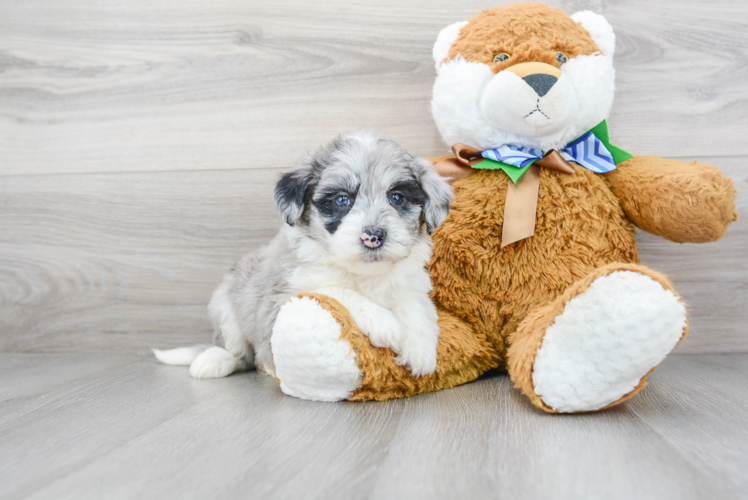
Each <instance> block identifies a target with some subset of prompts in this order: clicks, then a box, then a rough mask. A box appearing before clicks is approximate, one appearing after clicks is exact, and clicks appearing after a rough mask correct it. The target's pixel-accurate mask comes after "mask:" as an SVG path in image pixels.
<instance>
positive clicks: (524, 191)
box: [434, 142, 574, 248]
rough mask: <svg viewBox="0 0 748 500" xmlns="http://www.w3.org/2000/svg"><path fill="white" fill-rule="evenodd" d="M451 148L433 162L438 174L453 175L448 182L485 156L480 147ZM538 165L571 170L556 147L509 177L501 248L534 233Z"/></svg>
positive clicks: (561, 170)
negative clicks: (516, 175) (445, 156)
mask: <svg viewBox="0 0 748 500" xmlns="http://www.w3.org/2000/svg"><path fill="white" fill-rule="evenodd" d="M452 152H453V153H454V155H455V157H456V158H449V159H446V160H443V161H440V162H439V163H437V164H436V165H434V167H436V171H437V172H439V174H440V175H442V176H444V177H451V178H452V180H451V181H450V182H454V181H456V180H459V179H462V178H464V177H467V176H468V175H470V174H471V173H473V172H474V171H475V170H474V169H473V168H472V167H473V165H476V164H478V163H480V162H481V161H483V160H484V158H483V157H482V156H481V152H482V151H481V150H480V149H476V148H473V147H470V146H466V145H465V144H461V143H459V142H458V143H455V144H454V145H453V146H452ZM539 167H544V168H550V169H551V170H557V171H559V172H563V173H566V174H573V173H574V167H572V166H571V165H570V164H569V163H568V162H567V161H566V160H564V159H563V157H562V156H561V154H560V153H559V152H558V151H556V150H555V149H552V150H551V151H548V153H546V155H545V156H544V157H543V158H541V159H540V160H537V161H535V163H533V164H532V165H530V166H529V167H527V168H528V171H527V172H526V173H525V174H524V175H523V176H522V177H521V178H520V179H519V180H518V181H517V182H516V184H515V183H514V182H512V181H511V179H510V180H509V183H508V184H507V189H506V202H505V203H504V224H503V227H502V231H501V248H504V247H505V246H507V245H509V244H512V243H514V242H515V241H519V240H523V239H525V238H529V237H530V236H532V235H533V234H535V218H536V213H537V210H538V191H539V189H540V168H539Z"/></svg>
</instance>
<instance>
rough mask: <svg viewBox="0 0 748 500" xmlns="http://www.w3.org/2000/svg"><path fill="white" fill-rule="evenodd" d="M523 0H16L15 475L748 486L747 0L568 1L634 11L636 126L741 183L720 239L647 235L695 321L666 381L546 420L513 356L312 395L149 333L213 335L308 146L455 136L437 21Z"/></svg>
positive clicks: (17, 491) (205, 489)
mask: <svg viewBox="0 0 748 500" xmlns="http://www.w3.org/2000/svg"><path fill="white" fill-rule="evenodd" d="M512 1H513V0H462V1H460V2H449V1H443V0H429V1H427V0H410V1H408V0H382V1H377V2H366V1H361V0H326V1H324V2H322V1H313V2H309V1H300V0H274V1H272V2H266V1H261V0H221V1H219V2H216V1H214V0H128V1H127V2H107V1H97V0H64V1H61V0H23V1H15V0H0V498H2V499H3V500H4V499H16V498H54V499H66V498H69V499H76V500H77V499H87V498H91V499H101V498H107V499H109V498H139V499H140V498H158V499H159V500H164V499H171V498H179V499H188V498H290V499H296V498H341V499H356V498H381V499H393V498H454V499H473V498H506V499H511V500H521V499H524V498H529V499H535V498H542V499H544V500H546V499H564V498H570V499H571V498H573V499H577V498H580V499H585V498H589V499H600V498H605V499H618V498H621V499H637V500H638V499H650V498H651V499H657V500H669V499H679V500H680V499H690V498H704V499H709V500H711V499H723V498H725V499H729V498H748V417H747V415H748V384H747V383H746V382H747V381H748V380H747V379H748V354H746V353H748V335H746V334H745V325H746V324H748V309H747V308H746V307H745V306H746V304H748V285H747V284H748V259H746V249H747V248H748V196H746V195H745V194H744V193H746V192H748V169H747V168H746V166H745V165H746V162H747V161H748V141H746V140H745V133H746V130H748V85H746V76H747V75H748V64H746V62H747V61H748V2H746V1H745V0H715V1H710V2H705V1H703V0H660V1H658V2H652V1H651V0H617V1H615V2H608V1H604V0H548V3H549V4H551V5H553V6H557V7H560V8H562V9H564V10H565V11H567V12H569V13H571V12H574V11H576V10H583V9H592V10H594V11H596V12H599V13H602V14H603V15H605V16H606V17H607V18H608V19H609V21H610V22H611V24H612V25H613V27H614V29H615V30H616V32H617V39H618V44H617V51H616V56H615V58H616V59H615V61H616V62H615V64H616V68H617V83H618V84H617V87H618V90H617V97H616V102H615V104H614V107H613V111H612V114H611V118H610V120H609V121H610V127H611V133H612V137H613V142H614V143H616V144H618V145H620V146H621V147H624V148H626V149H627V150H629V151H632V152H634V153H637V154H656V155H660V156H664V157H673V158H680V159H685V160H691V159H693V158H696V157H697V158H699V159H700V160H702V161H706V162H709V163H713V164H715V165H718V166H719V167H720V168H722V170H723V172H724V173H725V174H727V175H729V176H732V177H733V179H734V181H735V183H736V186H737V187H738V189H739V190H741V191H742V193H741V194H739V196H738V200H737V205H738V212H739V214H740V220H738V222H737V223H735V224H733V226H732V227H731V228H730V230H729V231H728V233H727V235H726V236H725V238H724V239H723V240H721V241H719V242H717V243H715V244H709V245H676V244H673V243H670V242H666V241H664V240H662V239H660V238H656V237H654V236H651V235H647V234H644V233H639V235H638V240H639V248H640V254H641V257H642V261H643V262H644V263H645V264H647V265H649V266H650V267H652V268H655V269H657V270H659V271H663V272H665V273H666V274H668V276H669V277H670V278H671V279H672V281H673V283H674V285H675V287H676V288H677V289H678V290H679V292H680V293H681V294H682V295H683V297H684V298H685V300H686V301H687V302H688V304H689V311H690V318H689V321H690V324H691V331H690V334H689V336H688V337H687V338H686V339H685V341H684V342H683V343H682V345H681V346H679V347H678V349H677V352H680V353H690V354H687V355H686V354H683V355H673V356H670V357H669V358H668V359H667V360H666V362H665V364H664V366H663V367H662V368H661V369H660V370H659V371H658V372H657V373H656V374H655V375H654V376H653V383H652V384H651V385H650V386H649V387H648V388H647V389H646V390H645V391H644V392H643V394H642V395H640V396H638V397H636V398H634V399H633V400H631V401H629V402H627V403H625V404H623V405H621V406H619V407H616V408H614V409H612V410H610V411H606V412H603V413H597V414H589V415H578V416H549V415H545V414H542V413H539V412H538V411H537V410H535V409H534V408H533V407H531V406H530V405H529V403H528V402H527V401H526V400H525V399H524V398H522V397H521V396H519V395H518V394H517V393H516V391H514V390H513V389H512V388H511V384H510V382H509V380H507V378H506V377H505V376H503V375H501V374H494V375H492V376H488V377H484V378H483V379H481V380H480V381H478V382H476V383H473V384H469V385H466V386H463V387H459V388H456V389H453V390H449V391H443V392H440V393H436V394H428V395H423V396H419V397H414V398H411V399H406V400H400V401H389V402H386V403H366V404H346V403H341V404H324V403H309V402H305V401H300V400H296V399H293V398H290V397H285V396H283V395H282V394H281V393H280V391H279V389H278V386H277V384H276V383H275V381H273V380H271V379H269V378H267V377H263V376H261V375H258V374H256V373H249V374H240V375H236V376H232V377H230V378H228V379H224V380H216V381H196V380H193V379H191V378H190V377H189V376H188V374H187V371H186V370H185V369H180V368H174V367H167V366H161V365H157V364H156V363H155V362H154V360H153V359H152V358H151V356H150V355H146V354H145V351H146V348H147V347H149V346H154V345H156V346H161V347H167V346H178V345H186V344H192V343H197V342H205V341H206V340H208V339H209V338H210V327H209V324H208V321H207V315H206V311H205V309H206V307H205V305H206V303H207V301H208V299H209V297H210V293H211V291H212V289H213V288H214V287H215V286H216V284H217V283H218V282H219V281H220V279H221V276H222V274H223V273H224V272H225V270H226V269H228V268H229V267H230V266H231V265H232V264H233V262H234V261H235V260H236V259H237V258H238V257H240V256H241V255H242V254H243V253H245V252H247V251H250V250H252V249H255V248H257V247H258V246H260V245H262V244H263V243H265V242H266V241H268V240H269V239H270V237H271V236H272V235H273V234H274V233H275V231H276V230H277V229H278V227H279V225H280V218H279V216H278V215H277V213H276V211H275V208H274V205H273V201H272V187H273V184H274V182H275V180H276V179H277V178H278V176H279V174H280V173H281V172H283V171H285V170H287V169H289V168H290V167H291V166H292V165H293V163H294V162H295V160H296V159H297V158H298V157H300V156H301V155H303V154H304V152H306V151H307V150H309V149H313V148H315V147H316V146H317V145H318V144H319V143H321V142H323V141H327V140H329V139H330V138H332V137H333V136H334V135H335V134H337V133H340V132H344V131H348V130H351V129H354V128H377V129H380V130H382V131H383V132H385V133H386V134H388V135H390V136H391V137H392V138H393V139H395V140H397V141H399V142H401V143H402V144H403V145H404V146H405V147H406V148H408V149H409V150H410V151H411V152H412V153H414V154H418V155H424V156H430V155H437V154H445V152H446V151H447V148H446V146H445V145H444V144H443V143H442V141H441V139H440V138H439V136H438V133H437V131H436V128H435V126H434V124H433V121H432V119H431V116H430V113H429V101H430V93H431V86H432V84H433V79H434V76H435V75H434V69H433V63H432V61H431V46H432V44H433V42H434V39H435V37H436V35H437V33H438V32H439V30H440V29H441V28H443V27H444V26H446V25H448V24H451V23H452V22H455V21H457V20H461V19H467V18H469V17H472V16H473V15H475V14H476V13H477V12H478V11H479V10H480V9H482V8H490V7H493V6H495V5H497V4H500V3H510V2H512ZM84 352H87V353H84ZM717 353H733V354H717ZM740 353H743V354H740Z"/></svg>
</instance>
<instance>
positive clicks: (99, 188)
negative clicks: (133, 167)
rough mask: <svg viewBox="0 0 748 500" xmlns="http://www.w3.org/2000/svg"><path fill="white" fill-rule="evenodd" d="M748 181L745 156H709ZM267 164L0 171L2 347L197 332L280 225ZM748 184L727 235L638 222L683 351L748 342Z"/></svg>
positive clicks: (58, 347) (115, 342)
mask: <svg viewBox="0 0 748 500" xmlns="http://www.w3.org/2000/svg"><path fill="white" fill-rule="evenodd" d="M704 160H706V161H710V162H714V163H717V164H719V165H720V166H721V167H722V168H723V170H724V172H725V173H726V174H727V175H731V176H732V177H733V179H734V180H735V182H736V184H737V186H738V189H741V190H742V191H743V192H747V191H748V170H746V169H745V168H744V167H743V165H744V164H745V161H746V159H745V158H705V159H704ZM278 175H279V174H278V172H277V171H276V170H274V169H255V170H222V171H196V172H195V171H193V172H152V173H120V174H114V173H112V174H85V175H41V176H8V177H5V178H3V182H2V183H0V204H1V205H2V206H3V207H4V208H3V210H2V211H0V350H2V351H18V352H34V351H36V352H76V351H80V350H103V349H126V350H128V349H129V350H133V349H141V350H142V349H144V348H147V347H150V346H154V345H156V346H162V347H168V346H179V345H189V344H193V343H202V342H205V341H207V340H208V339H209V338H210V332H211V328H210V326H209V323H208V318H207V313H206V304H207V302H208V300H209V298H210V294H211V292H212V291H213V289H214V288H215V287H216V286H217V284H218V283H219V282H220V279H221V277H222V276H223V274H224V273H225V272H226V271H227V270H228V269H229V267H230V266H232V265H233V263H234V262H235V261H236V259H238V258H239V257H240V256H241V255H243V253H245V252H247V251H250V250H252V249H254V248H257V247H258V246H259V245H262V244H264V243H266V242H267V241H268V240H269V239H270V238H271V237H272V236H273V235H274V234H275V232H276V231H277V229H278V227H279V226H280V223H281V221H280V216H279V215H278V214H277V213H276V211H275V209H274V204H273V200H272V190H273V184H274V183H275V181H276V179H277V177H278ZM747 200H748V198H746V197H745V196H744V195H741V196H740V197H739V198H738V209H739V213H740V219H739V220H738V222H736V223H735V224H733V225H732V227H731V228H730V230H729V231H728V233H727V235H726V236H725V238H724V239H723V240H721V241H719V242H717V243H710V244H707V245H689V244H686V245H679V244H675V243H671V242H668V241H666V240H663V239H661V238H657V237H654V236H652V235H648V234H640V251H641V256H642V261H643V262H644V263H645V264H647V265H649V266H651V267H652V268H654V269H657V270H660V271H663V272H665V273H666V274H668V275H669V276H670V277H671V279H672V280H673V283H674V284H675V286H676V288H677V289H678V290H679V292H680V293H681V294H682V295H683V297H684V298H685V300H686V301H687V302H688V303H689V305H690V313H691V333H690V335H689V336H688V337H687V338H686V339H685V341H684V342H683V344H682V345H681V347H679V348H678V351H679V352H748V339H747V338H746V336H745V334H744V333H743V332H744V325H745V324H746V323H748V312H747V311H746V309H745V307H744V304H746V303H748V285H747V282H748V264H747V263H746V260H745V248H748V201H747Z"/></svg>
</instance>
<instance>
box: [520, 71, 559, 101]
mask: <svg viewBox="0 0 748 500" xmlns="http://www.w3.org/2000/svg"><path fill="white" fill-rule="evenodd" d="M522 79H523V80H524V81H525V82H526V83H527V84H528V85H529V86H530V87H532V89H533V90H534V91H535V92H536V93H537V94H538V96H540V97H543V96H544V95H546V94H547V93H548V91H549V90H551V87H553V86H554V85H555V84H556V82H557V81H558V78H556V77H555V76H553V75H546V74H544V73H535V74H534V75H527V76H526V77H524V78H522Z"/></svg>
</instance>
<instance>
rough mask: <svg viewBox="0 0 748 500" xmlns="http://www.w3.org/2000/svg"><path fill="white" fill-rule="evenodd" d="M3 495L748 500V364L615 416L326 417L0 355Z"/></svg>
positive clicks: (409, 412)
mask: <svg viewBox="0 0 748 500" xmlns="http://www.w3.org/2000/svg"><path fill="white" fill-rule="evenodd" d="M0 367H3V368H7V367H13V369H2V370H0V408H2V409H3V411H2V415H1V416H0V497H2V498H5V499H20V498H31V499H47V498H54V499H56V500H57V499H59V500H62V499H76V500H78V499H85V498H108V499H117V498H143V499H150V498H184V499H191V498H239V497H241V498H268V499H271V498H272V499H275V498H310V499H312V498H325V499H337V498H340V499H379V498H382V499H391V498H413V499H421V498H433V499H440V498H475V499H482V498H513V499H517V500H523V499H538V498H554V499H559V500H564V499H577V500H585V499H599V498H606V499H611V500H616V499H631V498H636V499H641V500H649V499H656V500H671V499H673V500H675V499H677V500H682V499H706V498H710V499H711V498H719V499H736V498H744V495H745V491H746V489H747V488H748V474H747V473H746V470H748V425H746V424H747V423H748V422H747V421H746V416H745V415H746V414H747V412H748V389H747V388H746V386H745V383H744V381H745V376H746V374H748V355H739V354H733V355H693V356H674V357H671V358H669V359H668V360H667V361H666V362H665V364H664V365H663V366H662V367H661V368H660V370H658V371H657V372H656V373H655V374H654V375H653V376H652V378H651V379H650V380H651V383H650V385H649V386H648V387H647V389H645V390H644V391H643V392H642V393H641V394H640V395H639V396H637V397H636V398H634V399H632V400H630V401H628V402H626V403H624V404H622V405H620V406H617V407H615V408H614V409H611V410H609V411H605V412H601V413H593V414H583V415H572V416H558V415H548V414H545V413H543V412H541V411H539V410H537V409H536V408H534V407H532V406H531V405H530V403H529V402H528V401H527V400H526V399H525V398H524V397H523V396H521V395H520V394H519V393H518V391H516V390H515V389H513V388H512V387H511V383H510V381H509V380H508V379H507V377H506V376H505V375H501V374H490V375H488V376H486V377H483V378H481V379H480V380H478V381H477V382H475V383H471V384H467V385H465V386H461V387H458V388H455V389H451V390H446V391H441V392H438V393H432V394H426V395H421V396H416V397H413V398H408V399H403V400H394V401H387V402H384V403H377V402H369V403H315V402H308V401H302V400H298V399H294V398H291V397H288V396H284V395H282V394H281V392H280V390H279V388H278V386H277V384H276V382H275V381H274V380H272V379H271V378H269V377H267V376H264V375H261V374H258V373H256V372H251V373H243V374H238V375H234V376H232V377H229V378H226V379H220V380H210V381H206V380H202V381H200V380H194V379H192V378H190V377H189V375H188V373H187V370H186V369H184V368H180V367H169V366H164V365H158V364H157V363H156V362H155V360H153V359H152V358H151V357H145V356H138V355H126V354H119V355H111V354H97V355H83V354H70V355H58V354H0Z"/></svg>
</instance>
